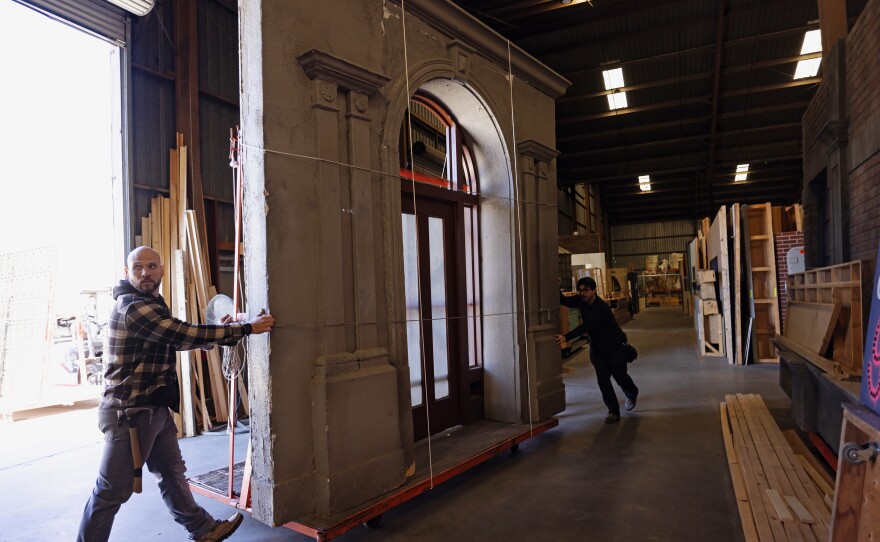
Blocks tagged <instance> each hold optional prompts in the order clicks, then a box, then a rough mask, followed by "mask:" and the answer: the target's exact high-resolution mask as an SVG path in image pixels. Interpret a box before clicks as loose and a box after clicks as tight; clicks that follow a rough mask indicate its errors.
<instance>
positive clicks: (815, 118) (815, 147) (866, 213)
mask: <svg viewBox="0 0 880 542" xmlns="http://www.w3.org/2000/svg"><path fill="white" fill-rule="evenodd" d="M878 51H880V0H869V1H868V3H867V4H866V5H865V8H864V10H863V11H862V13H861V15H860V16H859V19H858V20H857V21H856V23H855V24H854V25H853V27H852V30H851V31H850V33H849V35H848V36H847V38H846V68H845V69H846V83H845V87H846V88H845V89H844V91H845V93H846V115H847V121H848V123H849V129H848V132H849V133H848V136H849V142H848V148H847V152H848V154H849V159H848V163H847V169H848V173H849V186H848V189H849V212H850V216H849V227H850V231H849V243H850V247H849V248H850V258H851V259H853V260H869V261H872V262H873V261H874V260H875V259H876V257H877V244H878V242H880V54H878ZM824 70H825V67H824V65H823V79H822V83H821V84H820V85H819V88H818V89H817V90H816V93H815V94H814V95H813V99H812V101H811V102H810V105H809V107H807V110H806V111H805V112H804V116H803V125H802V134H803V154H804V190H803V198H802V203H803V208H804V236H805V249H806V261H807V267H808V268H811V267H818V266H819V262H818V261H817V259H818V257H817V255H818V253H819V252H821V251H820V247H818V245H817V240H818V232H816V231H815V230H816V228H817V226H818V225H817V224H816V216H817V206H818V205H822V204H823V202H824V198H822V197H820V196H817V195H815V194H813V193H811V191H810V188H809V185H810V181H812V180H813V179H815V178H816V177H817V175H819V174H820V173H821V172H822V171H823V169H824V168H825V167H826V165H827V162H828V158H827V154H826V152H825V143H823V142H822V141H821V139H820V138H819V135H820V133H821V132H822V131H823V129H825V127H826V126H827V123H828V120H829V119H828V116H829V111H830V104H829V99H830V97H829V85H830V84H831V82H832V81H831V79H832V77H831V76H830V75H831V74H828V73H826V72H825V71H824Z"/></svg>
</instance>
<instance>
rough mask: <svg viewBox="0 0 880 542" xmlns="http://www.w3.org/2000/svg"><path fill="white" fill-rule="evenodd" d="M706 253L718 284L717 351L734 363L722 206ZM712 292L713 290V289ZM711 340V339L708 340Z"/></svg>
mask: <svg viewBox="0 0 880 542" xmlns="http://www.w3.org/2000/svg"><path fill="white" fill-rule="evenodd" d="M706 242H707V251H708V258H709V267H710V268H711V267H712V264H713V262H714V264H715V275H716V280H717V282H718V287H719V288H718V293H719V296H720V298H721V314H722V316H723V319H721V322H720V329H719V330H718V331H719V334H718V335H719V337H718V338H719V339H720V340H718V341H717V342H718V343H719V347H720V348H719V350H721V351H723V352H724V354H725V356H726V357H727V363H729V364H731V365H732V364H733V363H734V356H733V348H732V344H733V328H732V318H733V317H732V312H731V304H730V261H729V257H728V246H727V245H728V243H727V208H726V207H725V206H724V205H722V206H721V208H720V209H719V210H718V213H717V214H716V215H715V220H713V221H712V225H711V226H710V227H709V235H708V236H707V238H706ZM713 290H714V288H713ZM710 340H711V339H710Z"/></svg>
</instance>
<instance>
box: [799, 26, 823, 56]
mask: <svg viewBox="0 0 880 542" xmlns="http://www.w3.org/2000/svg"><path fill="white" fill-rule="evenodd" d="M821 50H822V31H821V30H808V31H807V33H806V34H804V44H803V45H801V54H802V55H808V54H810V53H818V52H819V51H821Z"/></svg>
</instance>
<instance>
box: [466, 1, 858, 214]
mask: <svg viewBox="0 0 880 542" xmlns="http://www.w3.org/2000/svg"><path fill="white" fill-rule="evenodd" d="M455 3H457V4H458V5H459V6H461V7H462V8H464V9H466V10H468V11H469V12H470V13H472V14H473V15H475V16H476V17H477V18H479V19H481V20H482V21H483V22H484V23H486V24H487V25H489V26H491V27H492V28H494V29H495V30H496V31H498V32H499V33H500V34H502V35H504V36H505V37H507V38H509V39H510V40H511V41H513V42H514V43H516V44H517V45H518V46H520V47H521V48H523V49H524V50H526V51H527V52H529V53H530V54H532V55H533V56H535V57H536V58H538V59H539V60H541V61H542V62H544V63H545V64H546V65H547V66H549V67H550V68H552V69H554V70H556V71H557V72H559V73H560V74H562V75H563V76H565V77H566V78H568V79H569V80H570V81H571V82H572V86H571V87H570V88H569V90H568V93H567V94H566V96H564V97H563V98H561V99H560V100H559V102H558V104H557V147H558V148H559V150H560V151H561V153H562V154H561V155H560V157H559V159H558V167H557V171H558V179H559V182H560V183H561V184H575V183H581V182H595V183H598V184H599V185H600V187H601V196H602V203H603V207H604V209H605V210H606V211H607V212H608V213H609V220H610V221H611V222H612V223H626V222H636V221H639V222H641V221H645V220H650V219H658V220H660V219H662V220H668V219H670V218H693V217H701V216H707V215H713V214H714V213H715V211H716V210H717V208H718V207H719V206H720V205H724V204H730V203H734V202H740V203H756V202H764V201H772V202H773V203H774V204H790V203H793V202H794V201H797V200H798V199H799V197H800V187H801V186H802V183H803V179H802V178H801V177H802V175H801V163H802V161H801V160H802V157H801V141H800V137H801V127H800V122H801V117H802V115H803V112H804V110H805V108H806V105H807V104H808V103H809V101H810V99H811V98H812V95H813V93H814V92H815V89H816V87H817V85H818V82H819V81H820V80H821V79H820V77H821V71H820V73H819V77H816V78H810V79H805V80H800V81H793V80H792V75H793V73H794V69H795V64H796V62H797V60H798V57H799V56H800V48H801V43H802V41H803V36H804V33H805V32H806V31H807V30H812V29H816V28H818V22H817V19H818V8H817V2H816V0H715V1H713V0H708V1H707V0H592V5H590V4H589V3H586V2H580V3H573V4H571V5H563V4H561V2H559V0H508V1H501V0H456V2H455ZM865 3H866V0H847V2H846V4H847V16H848V18H849V24H850V26H852V24H853V23H854V22H855V20H856V18H857V17H858V15H859V14H860V13H861V11H862V9H863V8H864V5H865ZM719 10H722V12H721V13H719ZM719 22H720V24H719ZM719 29H720V36H719ZM719 43H720V49H719ZM717 53H720V57H718V59H717V60H718V65H717V67H718V69H717V71H716V54H717ZM612 67H622V68H623V72H624V76H625V79H626V87H625V88H624V89H623V90H626V91H627V99H628V100H627V101H628V104H629V107H628V108H627V109H625V110H618V111H616V112H613V111H609V109H608V102H607V97H606V95H605V94H606V91H605V88H604V85H603V82H602V70H603V69H608V68H612ZM716 82H717V85H718V98H717V101H715V100H714V99H713V97H714V93H713V88H714V86H715V84H716ZM713 101H715V102H716V103H713ZM713 111H714V121H715V122H714V123H713V122H712V120H713ZM713 124H714V126H715V128H714V131H713V128H712V127H713ZM738 163H750V164H751V174H750V176H749V182H748V184H746V185H743V184H736V185H734V184H733V183H732V176H733V170H734V168H735V166H736V164H738ZM641 174H650V175H651V179H652V185H653V187H654V189H653V190H652V192H651V193H640V192H639V189H638V186H637V184H638V183H637V177H638V175H641Z"/></svg>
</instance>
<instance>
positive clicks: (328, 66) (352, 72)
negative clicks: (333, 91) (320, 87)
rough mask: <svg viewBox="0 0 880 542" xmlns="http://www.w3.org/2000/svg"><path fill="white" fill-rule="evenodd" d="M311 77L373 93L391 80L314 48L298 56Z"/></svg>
mask: <svg viewBox="0 0 880 542" xmlns="http://www.w3.org/2000/svg"><path fill="white" fill-rule="evenodd" d="M296 59H297V61H299V64H300V66H302V69H303V71H304V72H306V75H308V76H309V79H319V80H322V81H327V82H330V83H335V84H336V85H338V86H339V87H341V88H344V89H346V90H352V91H355V92H361V93H363V94H367V95H369V94H373V93H374V92H376V91H377V90H379V89H380V88H381V87H383V86H384V85H385V83H387V82H388V81H389V78H388V77H385V76H384V75H382V74H380V73H376V72H372V71H370V70H368V69H366V68H362V67H360V66H357V65H355V64H352V63H351V62H348V61H346V60H343V59H341V58H337V57H335V56H333V55H329V54H327V53H325V52H322V51H318V50H317V49H312V50H310V51H307V52H305V53H303V54H301V55H300V56H298V57H296Z"/></svg>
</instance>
